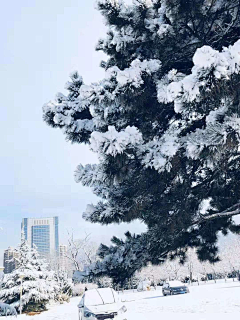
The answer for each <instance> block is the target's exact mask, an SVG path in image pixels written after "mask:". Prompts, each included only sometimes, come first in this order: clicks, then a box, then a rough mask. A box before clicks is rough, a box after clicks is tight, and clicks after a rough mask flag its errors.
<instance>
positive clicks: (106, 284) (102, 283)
mask: <svg viewBox="0 0 240 320" xmlns="http://www.w3.org/2000/svg"><path fill="white" fill-rule="evenodd" d="M96 284H97V285H98V287H99V288H112V286H113V283H112V279H111V278H109V277H100V278H98V279H97V281H96Z"/></svg>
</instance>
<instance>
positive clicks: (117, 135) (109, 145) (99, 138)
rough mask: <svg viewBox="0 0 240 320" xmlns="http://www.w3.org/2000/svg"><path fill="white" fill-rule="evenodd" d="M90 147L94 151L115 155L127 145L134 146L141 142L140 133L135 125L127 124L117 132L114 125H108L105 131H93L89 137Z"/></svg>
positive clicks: (121, 151)
mask: <svg viewBox="0 0 240 320" xmlns="http://www.w3.org/2000/svg"><path fill="white" fill-rule="evenodd" d="M90 143H91V145H90V146H91V149H92V150H93V151H94V152H100V153H104V154H106V155H112V156H116V155H117V154H120V153H123V151H124V150H125V149H126V148H128V147H136V146H137V145H139V144H141V143H142V134H141V133H140V132H139V130H138V129H137V128H136V127H130V126H128V127H127V128H126V129H125V130H122V131H120V132H118V131H117V130H116V129H115V127H114V126H109V127H108V131H107V132H105V133H101V132H97V131H95V132H93V133H92V134H91V138H90Z"/></svg>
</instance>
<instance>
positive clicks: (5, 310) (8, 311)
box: [0, 302, 17, 317]
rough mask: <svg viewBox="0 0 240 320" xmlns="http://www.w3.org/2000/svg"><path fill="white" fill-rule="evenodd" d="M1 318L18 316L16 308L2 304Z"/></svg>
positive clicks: (0, 305)
mask: <svg viewBox="0 0 240 320" xmlns="http://www.w3.org/2000/svg"><path fill="white" fill-rule="evenodd" d="M0 316H6V317H7V316H16V317H17V311H16V309H15V308H14V307H12V306H10V305H9V304H7V303H2V302H0Z"/></svg>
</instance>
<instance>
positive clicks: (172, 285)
mask: <svg viewBox="0 0 240 320" xmlns="http://www.w3.org/2000/svg"><path fill="white" fill-rule="evenodd" d="M162 293H163V295H164V296H167V295H174V294H183V293H189V289H188V287H187V286H186V285H185V284H184V283H182V282H181V281H167V282H165V283H164V285H163V287H162Z"/></svg>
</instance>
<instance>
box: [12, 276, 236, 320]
mask: <svg viewBox="0 0 240 320" xmlns="http://www.w3.org/2000/svg"><path fill="white" fill-rule="evenodd" d="M120 295H121V297H122V299H123V300H124V301H125V302H124V304H125V305H126V307H127V309H128V312H127V313H126V318H127V319H128V320H146V319H147V320H156V319H157V320H158V319H161V318H162V317H167V319H170V320H172V319H175V318H176V316H177V319H178V320H182V319H184V320H188V319H191V320H195V319H197V320H210V319H211V320H212V319H213V317H214V316H215V317H217V319H218V320H221V319H229V317H231V320H235V319H239V315H240V282H238V281H235V282H232V280H228V282H227V283H225V282H219V283H216V284H213V283H208V284H201V285H200V286H190V293H189V294H185V295H177V296H168V297H163V296H162V291H161V288H159V289H158V290H156V291H155V290H154V291H150V292H141V293H137V292H130V291H129V292H125V293H123V294H120ZM79 300H80V299H79V298H72V299H71V302H70V303H69V304H64V305H60V306H54V307H52V308H51V309H50V310H49V311H47V312H44V313H42V314H41V315H37V316H34V318H33V317H30V316H26V315H22V316H21V318H20V317H18V319H21V320H27V319H28V320H31V319H32V320H78V312H77V304H78V302H79ZM165 319H166V318H165Z"/></svg>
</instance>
